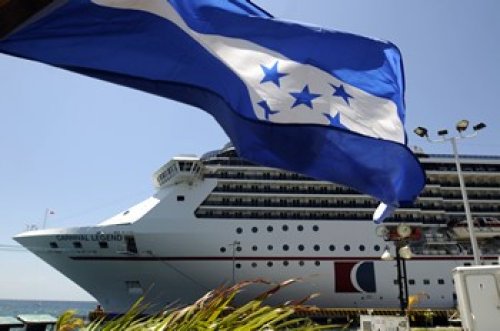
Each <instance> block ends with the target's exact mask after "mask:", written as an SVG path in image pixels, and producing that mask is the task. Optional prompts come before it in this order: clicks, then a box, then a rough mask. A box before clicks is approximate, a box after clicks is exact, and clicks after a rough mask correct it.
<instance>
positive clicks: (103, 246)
mask: <svg viewBox="0 0 500 331" xmlns="http://www.w3.org/2000/svg"><path fill="white" fill-rule="evenodd" d="M99 247H100V248H108V247H109V245H108V242H107V241H99Z"/></svg>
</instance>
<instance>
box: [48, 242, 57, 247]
mask: <svg viewBox="0 0 500 331" xmlns="http://www.w3.org/2000/svg"><path fill="white" fill-rule="evenodd" d="M49 245H50V248H58V247H59V246H58V245H57V243H56V242H54V241H51V242H50V244H49Z"/></svg>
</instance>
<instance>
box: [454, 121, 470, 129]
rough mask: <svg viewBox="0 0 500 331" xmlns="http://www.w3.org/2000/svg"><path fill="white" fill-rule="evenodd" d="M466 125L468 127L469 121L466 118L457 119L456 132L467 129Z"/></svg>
mask: <svg viewBox="0 0 500 331" xmlns="http://www.w3.org/2000/svg"><path fill="white" fill-rule="evenodd" d="M468 127H469V121H467V120H461V121H459V122H458V123H457V126H456V128H457V131H458V132H463V131H465V130H467V128H468Z"/></svg>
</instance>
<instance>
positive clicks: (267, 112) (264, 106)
mask: <svg viewBox="0 0 500 331" xmlns="http://www.w3.org/2000/svg"><path fill="white" fill-rule="evenodd" d="M257 104H258V105H259V106H261V107H262V109H264V116H265V117H266V120H268V121H269V115H274V114H277V113H279V110H271V107H269V105H268V104H267V101H265V100H262V101H261V102H259V103H257Z"/></svg>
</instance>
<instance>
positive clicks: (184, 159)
mask: <svg viewBox="0 0 500 331" xmlns="http://www.w3.org/2000/svg"><path fill="white" fill-rule="evenodd" d="M202 170H203V163H202V162H201V160H200V158H199V157H197V156H195V155H181V156H176V157H174V158H173V159H172V160H170V161H169V162H168V163H166V164H165V165H163V166H162V167H161V168H160V169H158V170H157V171H156V172H155V173H154V174H153V183H154V185H155V187H156V188H162V187H166V186H170V185H177V184H180V183H185V182H187V183H193V182H194V181H196V180H199V179H200V178H201V175H202Z"/></svg>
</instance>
